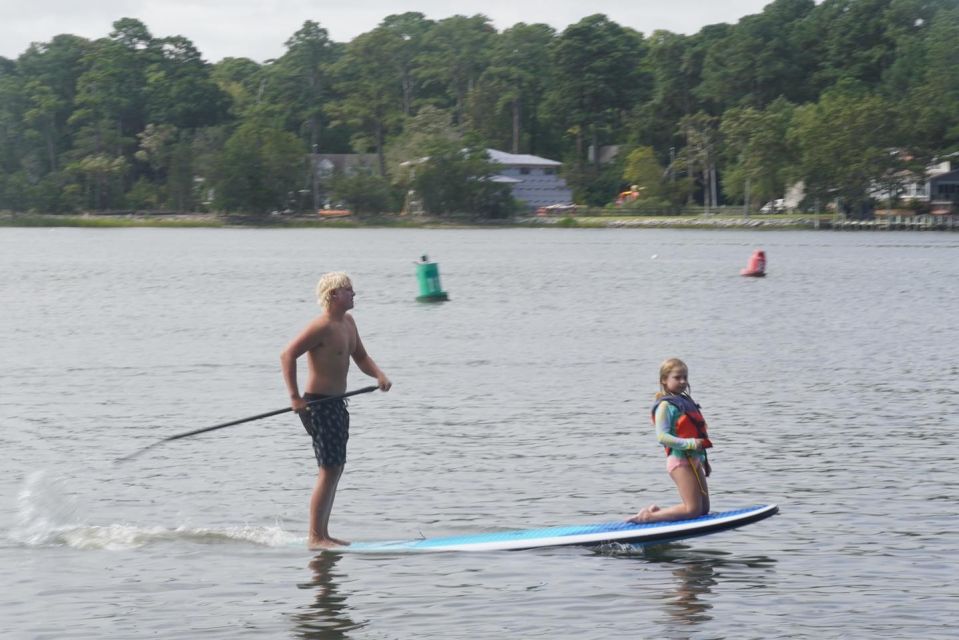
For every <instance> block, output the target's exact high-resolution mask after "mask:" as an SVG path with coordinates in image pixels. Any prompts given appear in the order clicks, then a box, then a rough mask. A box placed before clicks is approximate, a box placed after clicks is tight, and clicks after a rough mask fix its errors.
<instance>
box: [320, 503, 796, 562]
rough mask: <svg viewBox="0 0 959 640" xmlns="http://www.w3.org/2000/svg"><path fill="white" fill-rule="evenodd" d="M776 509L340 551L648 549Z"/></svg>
mask: <svg viewBox="0 0 959 640" xmlns="http://www.w3.org/2000/svg"><path fill="white" fill-rule="evenodd" d="M778 512H779V507H778V506H777V505H774V504H770V505H762V506H757V507H749V508H746V509H736V510H733V511H722V512H719V513H710V514H708V515H705V516H702V517H699V518H694V519H691V520H676V521H674V522H650V523H644V524H634V523H631V522H621V521H620V522H603V523H599V524H582V525H572V526H566V527H549V528H545V529H524V530H518V531H500V532H495V533H480V534H475V535H462V536H446V537H441V538H421V539H418V540H387V541H381V542H354V543H352V544H350V546H348V547H338V548H336V549H335V550H336V551H337V552H347V553H410V552H429V551H515V550H521V549H539V548H542V547H561V546H569V545H577V546H596V545H602V544H610V543H619V544H629V545H634V546H646V545H651V544H662V543H664V542H674V541H676V540H685V539H687V538H695V537H697V536H705V535H709V534H712V533H719V532H720V531H727V530H729V529H735V528H736V527H742V526H744V525H747V524H752V523H753V522H759V521H760V520H765V519H766V518H768V517H770V516H773V515H775V514H776V513H778Z"/></svg>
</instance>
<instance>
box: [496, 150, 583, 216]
mask: <svg viewBox="0 0 959 640" xmlns="http://www.w3.org/2000/svg"><path fill="white" fill-rule="evenodd" d="M486 152H487V153H488V154H489V159H490V161H491V162H495V163H496V164H498V165H500V169H499V171H498V172H497V174H498V176H497V178H495V180H496V181H497V182H506V183H508V184H509V185H510V186H511V187H512V191H513V198H515V199H516V200H517V201H519V202H520V203H521V204H522V205H525V206H526V207H527V208H529V209H537V208H539V207H545V206H549V205H551V204H569V203H571V202H572V201H573V193H572V191H571V190H570V188H569V187H567V186H566V181H565V180H564V179H563V178H562V177H560V175H559V168H560V167H561V166H562V164H563V163H561V162H557V161H556V160H549V159H547V158H540V157H539V156H532V155H528V154H522V153H506V152H505V151H498V150H496V149H487V150H486Z"/></svg>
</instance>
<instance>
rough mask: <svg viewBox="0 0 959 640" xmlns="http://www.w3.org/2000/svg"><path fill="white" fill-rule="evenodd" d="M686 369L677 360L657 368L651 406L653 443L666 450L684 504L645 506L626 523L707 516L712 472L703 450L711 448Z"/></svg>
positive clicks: (669, 361)
mask: <svg viewBox="0 0 959 640" xmlns="http://www.w3.org/2000/svg"><path fill="white" fill-rule="evenodd" d="M688 376H689V369H688V368H687V367H686V364H685V363H684V362H683V361H682V360H680V359H678V358H670V359H669V360H666V361H665V362H663V364H662V365H661V366H660V368H659V387H660V390H659V393H657V394H656V402H655V403H654V404H653V409H652V417H653V423H654V424H655V425H656V440H657V441H659V443H660V444H661V445H663V446H664V447H665V448H666V471H667V472H668V473H669V477H671V478H672V479H673V482H675V483H676V488H677V489H679V497H680V499H681V500H682V501H683V502H682V504H677V505H674V506H672V507H667V508H665V509H662V508H660V507H658V506H656V505H655V504H653V505H650V506H648V507H645V508H643V509H641V510H640V511H639V513H637V514H636V515H634V516H633V517H631V518H629V519H628V521H629V522H662V521H665V520H686V519H688V518H698V517H699V516H702V515H705V514H707V513H709V487H708V486H707V485H706V477H707V476H709V474H710V473H711V471H712V469H711V468H710V466H709V460H707V458H706V449H708V448H709V447H711V446H713V445H712V443H711V442H710V441H709V436H708V435H707V433H706V421H705V420H704V419H703V414H702V413H700V411H699V405H698V404H696V403H695V402H694V401H693V399H692V398H691V397H690V395H689V380H688Z"/></svg>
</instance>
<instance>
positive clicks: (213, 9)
mask: <svg viewBox="0 0 959 640" xmlns="http://www.w3.org/2000/svg"><path fill="white" fill-rule="evenodd" d="M771 1H772V0H592V1H590V0H526V1H525V2H524V1H522V0H458V1H456V2H450V1H449V0H394V1H393V2H387V1H385V0H340V1H336V2H334V1H331V0H312V1H311V0H0V56H3V57H6V58H16V57H17V56H19V55H20V54H21V53H23V52H24V51H25V50H26V49H27V47H29V46H30V43H31V42H49V41H50V40H51V39H52V38H53V37H54V36H56V35H58V34H61V33H70V34H73V35H78V36H83V37H85V38H90V39H95V38H101V37H105V36H107V35H108V34H109V33H110V31H111V25H112V24H113V22H114V21H116V20H118V19H120V18H137V19H139V20H140V21H142V22H143V23H144V24H145V25H146V26H147V28H148V29H149V30H150V33H151V34H153V36H154V37H157V38H160V37H166V36H184V37H186V38H189V39H190V40H191V41H193V44H194V45H195V46H196V47H197V49H199V51H200V53H201V54H202V55H203V57H204V59H206V60H207V61H209V62H217V61H219V60H221V59H223V58H227V57H246V58H251V59H253V60H255V61H257V62H263V61H265V60H267V59H270V58H276V57H279V56H280V55H282V54H283V51H284V45H283V43H284V42H286V40H287V39H288V38H289V37H290V36H291V35H293V33H294V32H296V31H297V30H298V29H299V28H300V27H301V26H302V25H303V22H305V21H306V20H313V21H315V22H318V23H319V24H320V26H322V27H323V28H325V29H326V30H327V31H328V32H329V34H330V38H331V39H332V40H334V41H336V42H348V41H350V40H352V39H353V38H354V37H356V36H357V35H359V34H361V33H365V32H367V31H370V30H371V29H373V28H374V27H376V25H377V24H379V22H380V21H381V20H383V18H385V17H386V16H388V15H391V14H397V13H404V12H407V11H418V12H420V13H422V14H424V15H425V16H426V17H427V18H430V19H433V20H440V19H442V18H447V17H449V16H451V15H457V14H459V15H474V14H477V13H482V14H483V15H485V16H487V17H488V18H490V19H491V20H492V21H493V25H494V26H495V27H496V29H497V30H499V31H502V30H503V29H506V28H508V27H511V26H513V25H514V24H516V23H518V22H526V23H534V22H541V23H542V22H545V23H546V24H549V25H551V26H553V27H554V28H556V29H557V30H558V31H562V30H563V29H564V28H566V27H567V26H569V25H571V24H574V23H576V22H578V21H579V20H580V19H582V18H584V17H586V16H587V15H591V14H594V13H603V14H605V15H606V16H608V17H609V18H610V19H611V20H613V21H614V22H616V23H618V24H620V25H622V26H624V27H631V28H633V29H636V30H637V31H640V32H642V33H644V34H646V35H649V34H650V33H652V32H653V31H655V30H657V29H665V30H667V31H672V32H674V33H682V34H687V35H688V34H693V33H696V32H698V31H699V30H700V29H701V28H702V27H704V26H705V25H708V24H716V23H719V22H728V23H736V22H737V21H738V20H739V19H740V18H742V17H743V16H746V15H750V14H754V13H760V12H761V11H762V9H763V7H764V6H766V5H767V4H769V3H770V2H771Z"/></svg>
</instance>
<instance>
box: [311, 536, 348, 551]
mask: <svg viewBox="0 0 959 640" xmlns="http://www.w3.org/2000/svg"><path fill="white" fill-rule="evenodd" d="M349 545H350V543H349V542H347V541H346V540H340V539H339V538H332V537H330V538H321V539H319V540H310V542H309V543H308V544H307V545H306V546H307V548H308V549H310V550H311V551H318V550H320V549H335V548H337V547H348V546H349Z"/></svg>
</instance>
